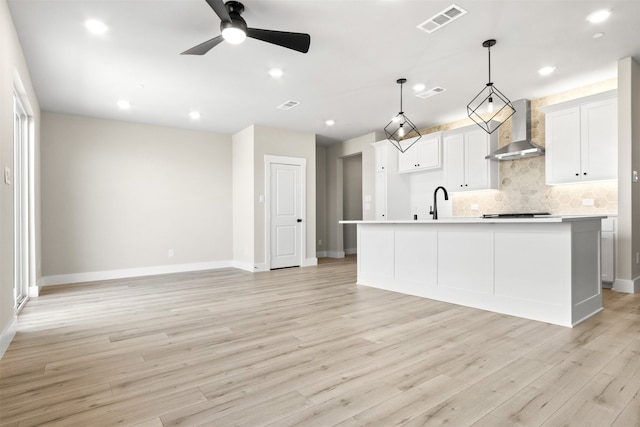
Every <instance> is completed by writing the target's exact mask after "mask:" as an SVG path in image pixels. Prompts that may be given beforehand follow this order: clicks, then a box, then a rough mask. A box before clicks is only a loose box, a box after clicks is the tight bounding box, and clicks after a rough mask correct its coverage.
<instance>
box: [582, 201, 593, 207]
mask: <svg viewBox="0 0 640 427" xmlns="http://www.w3.org/2000/svg"><path fill="white" fill-rule="evenodd" d="M582 206H593V199H582Z"/></svg>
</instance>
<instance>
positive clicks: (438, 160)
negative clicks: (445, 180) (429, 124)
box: [398, 132, 442, 173]
mask: <svg viewBox="0 0 640 427" xmlns="http://www.w3.org/2000/svg"><path fill="white" fill-rule="evenodd" d="M416 138H417V137H416ZM440 167H442V132H434V133H430V134H428V135H423V136H422V138H420V139H419V140H418V142H416V143H415V144H414V145H413V147H411V148H409V149H408V150H407V151H405V152H404V153H400V155H399V156H398V170H399V171H400V173H404V172H414V171H420V170H428V169H437V168H440Z"/></svg>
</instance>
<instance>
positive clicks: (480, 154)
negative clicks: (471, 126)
mask: <svg viewBox="0 0 640 427" xmlns="http://www.w3.org/2000/svg"><path fill="white" fill-rule="evenodd" d="M464 136H465V138H464V144H465V149H464V165H465V182H464V188H465V189H466V190H482V189H486V188H488V187H489V162H490V160H487V159H485V156H486V155H487V154H489V138H488V135H487V133H486V132H485V131H484V130H482V129H480V128H478V130H472V131H468V132H465V135H464Z"/></svg>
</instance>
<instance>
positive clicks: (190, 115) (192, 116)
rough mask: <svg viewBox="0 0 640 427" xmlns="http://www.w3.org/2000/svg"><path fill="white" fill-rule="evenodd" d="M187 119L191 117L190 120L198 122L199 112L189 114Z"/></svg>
mask: <svg viewBox="0 0 640 427" xmlns="http://www.w3.org/2000/svg"><path fill="white" fill-rule="evenodd" d="M189 117H191V119H192V120H198V119H199V118H200V112H198V111H192V112H190V113H189Z"/></svg>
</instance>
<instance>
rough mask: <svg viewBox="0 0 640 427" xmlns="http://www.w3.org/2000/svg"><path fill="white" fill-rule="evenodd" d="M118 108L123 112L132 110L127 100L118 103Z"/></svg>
mask: <svg viewBox="0 0 640 427" xmlns="http://www.w3.org/2000/svg"><path fill="white" fill-rule="evenodd" d="M118 108H119V109H121V110H128V109H129V108H131V103H130V102H129V101H127V100H126V99H121V100H120V101H118Z"/></svg>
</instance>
